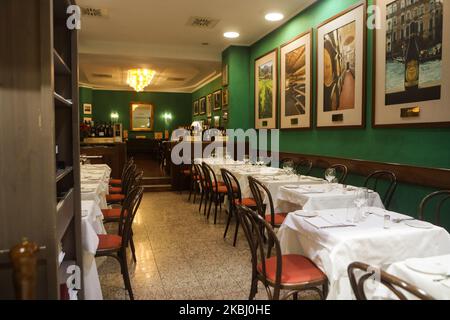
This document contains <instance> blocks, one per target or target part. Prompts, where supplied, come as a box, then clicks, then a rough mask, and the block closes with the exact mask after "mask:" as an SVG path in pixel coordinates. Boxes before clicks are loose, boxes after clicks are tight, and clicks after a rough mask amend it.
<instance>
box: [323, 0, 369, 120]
mask: <svg viewBox="0 0 450 320" xmlns="http://www.w3.org/2000/svg"><path fill="white" fill-rule="evenodd" d="M365 17H366V2H365V1H363V2H360V3H358V4H356V5H354V6H352V7H350V8H349V9H347V10H345V11H343V12H341V13H339V14H337V15H336V16H334V17H332V18H330V19H328V20H327V21H325V22H323V23H322V24H321V25H319V26H318V28H317V109H316V112H317V127H318V128H329V127H333V128H338V127H359V128H362V127H364V126H365V121H364V117H365V110H364V109H365V41H366V18H365Z"/></svg>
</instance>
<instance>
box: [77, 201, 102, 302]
mask: <svg viewBox="0 0 450 320" xmlns="http://www.w3.org/2000/svg"><path fill="white" fill-rule="evenodd" d="M81 209H82V215H83V218H82V219H81V222H82V223H81V236H82V244H83V284H84V285H83V287H84V295H85V299H86V300H102V299H103V296H102V289H101V286H100V280H99V277H98V272H97V265H96V262H95V253H96V252H97V247H98V241H99V240H98V236H97V234H106V230H105V227H104V226H103V222H102V220H103V214H102V211H101V210H100V207H99V206H98V204H97V203H96V202H95V201H93V200H87V201H86V200H85V201H82V202H81Z"/></svg>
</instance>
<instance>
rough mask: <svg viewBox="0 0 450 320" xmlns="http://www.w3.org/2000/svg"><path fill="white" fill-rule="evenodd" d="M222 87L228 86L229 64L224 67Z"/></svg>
mask: <svg viewBox="0 0 450 320" xmlns="http://www.w3.org/2000/svg"><path fill="white" fill-rule="evenodd" d="M222 86H224V87H226V86H228V64H224V65H223V66H222Z"/></svg>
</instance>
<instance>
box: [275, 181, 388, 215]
mask: <svg viewBox="0 0 450 320" xmlns="http://www.w3.org/2000/svg"><path fill="white" fill-rule="evenodd" d="M362 190H363V189H362V188H359V187H354V186H346V185H342V184H338V183H326V184H325V183H322V184H305V185H298V186H296V185H293V186H290V185H285V186H281V187H280V189H279V192H278V194H277V198H276V199H277V205H278V207H279V208H280V210H281V212H293V211H296V210H299V209H303V210H326V209H338V208H348V207H356V206H357V205H358V202H357V201H359V200H360V197H361V192H362ZM365 190H366V191H367V199H365V201H366V202H367V203H366V204H367V205H368V206H372V207H379V208H384V205H383V202H382V200H381V198H380V195H379V194H378V193H377V192H375V191H373V190H369V189H365Z"/></svg>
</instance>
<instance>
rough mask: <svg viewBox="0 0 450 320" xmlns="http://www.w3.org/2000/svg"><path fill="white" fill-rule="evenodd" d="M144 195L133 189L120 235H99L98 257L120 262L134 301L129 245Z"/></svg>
mask: <svg viewBox="0 0 450 320" xmlns="http://www.w3.org/2000/svg"><path fill="white" fill-rule="evenodd" d="M143 193H144V188H143V187H136V188H133V189H132V190H131V191H130V193H129V197H130V204H129V208H130V209H129V211H127V214H126V215H125V214H124V213H125V211H122V213H123V214H121V217H120V219H119V229H118V234H100V235H98V238H99V244H98V249H97V253H96V254H95V256H96V257H112V258H114V259H116V260H117V261H119V263H120V269H121V273H122V276H123V281H124V284H125V288H126V289H127V290H128V294H129V296H130V300H134V296H133V289H132V287H131V281H130V275H129V273H128V263H127V245H128V243H129V241H130V237H131V233H132V229H131V226H132V224H133V220H134V217H135V216H136V213H137V210H138V208H139V205H140V203H141V200H142V195H143Z"/></svg>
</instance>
